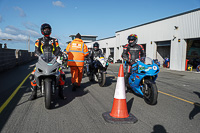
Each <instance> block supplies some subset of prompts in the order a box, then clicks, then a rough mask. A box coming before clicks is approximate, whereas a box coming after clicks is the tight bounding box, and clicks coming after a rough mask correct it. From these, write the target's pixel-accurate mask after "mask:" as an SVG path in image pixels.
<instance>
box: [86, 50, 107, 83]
mask: <svg viewBox="0 0 200 133" xmlns="http://www.w3.org/2000/svg"><path fill="white" fill-rule="evenodd" d="M107 67H108V62H107V61H106V60H105V58H104V56H103V55H102V54H101V55H99V56H97V57H94V59H93V63H92V68H90V70H91V74H90V75H89V80H90V81H93V80H94V78H95V76H96V78H97V79H98V83H99V86H101V87H103V86H104V85H105V83H106V73H107V72H106V70H107Z"/></svg>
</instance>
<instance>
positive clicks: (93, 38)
mask: <svg viewBox="0 0 200 133" xmlns="http://www.w3.org/2000/svg"><path fill="white" fill-rule="evenodd" d="M75 36H76V35H70V36H69V37H71V38H72V40H74V39H75ZM97 37H98V36H93V35H81V39H82V40H83V42H85V43H89V42H93V41H96V38H97ZM70 42H71V41H68V42H66V43H67V44H69V43H70Z"/></svg>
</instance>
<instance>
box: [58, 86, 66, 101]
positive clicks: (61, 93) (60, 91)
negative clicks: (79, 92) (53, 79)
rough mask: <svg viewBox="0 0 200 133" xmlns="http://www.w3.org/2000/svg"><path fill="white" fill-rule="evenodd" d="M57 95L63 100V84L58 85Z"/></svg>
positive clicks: (64, 97)
mask: <svg viewBox="0 0 200 133" xmlns="http://www.w3.org/2000/svg"><path fill="white" fill-rule="evenodd" d="M58 91H59V92H58V95H59V97H60V98H61V99H63V100H65V99H66V96H65V95H64V86H63V85H59V90H58Z"/></svg>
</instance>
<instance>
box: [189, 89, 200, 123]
mask: <svg viewBox="0 0 200 133" xmlns="http://www.w3.org/2000/svg"><path fill="white" fill-rule="evenodd" d="M193 93H195V94H196V95H197V96H198V97H199V98H200V93H199V92H196V91H194V92H193ZM198 113H200V103H194V108H193V110H192V111H191V112H190V114H189V119H190V120H192V119H194V116H195V115H197V114H198Z"/></svg>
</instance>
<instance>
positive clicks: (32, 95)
mask: <svg viewBox="0 0 200 133" xmlns="http://www.w3.org/2000/svg"><path fill="white" fill-rule="evenodd" d="M31 90H32V94H31V96H30V97H29V100H30V101H32V100H35V99H36V98H37V86H32V87H31Z"/></svg>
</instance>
